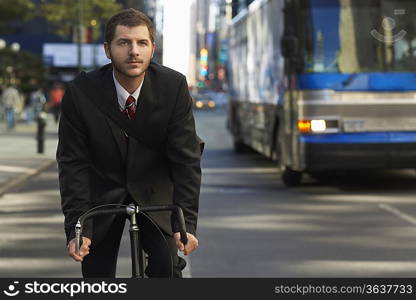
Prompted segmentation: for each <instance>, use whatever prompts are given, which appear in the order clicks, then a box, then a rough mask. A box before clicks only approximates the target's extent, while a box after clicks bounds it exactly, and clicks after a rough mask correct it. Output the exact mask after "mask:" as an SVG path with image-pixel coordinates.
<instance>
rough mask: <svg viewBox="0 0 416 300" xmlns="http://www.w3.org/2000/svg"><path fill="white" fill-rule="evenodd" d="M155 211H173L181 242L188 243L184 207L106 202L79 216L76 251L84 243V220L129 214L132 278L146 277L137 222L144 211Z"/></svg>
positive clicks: (76, 227)
mask: <svg viewBox="0 0 416 300" xmlns="http://www.w3.org/2000/svg"><path fill="white" fill-rule="evenodd" d="M108 206H114V207H115V208H106V209H100V210H99V208H101V207H108ZM154 211H171V212H172V213H173V214H174V216H175V217H176V220H177V222H178V225H179V230H180V231H179V232H180V239H181V242H182V243H183V244H184V245H186V243H187V242H188V238H187V235H186V229H185V221H184V217H183V212H182V209H181V208H180V207H179V206H177V205H160V206H146V207H140V206H138V205H136V204H134V203H130V204H129V205H124V204H105V205H100V206H97V207H93V208H92V209H90V210H89V211H87V212H86V213H84V214H83V215H81V216H80V217H79V218H78V222H77V224H76V225H75V239H76V253H79V250H80V248H81V245H82V226H83V224H84V222H85V221H86V220H87V219H89V218H92V217H94V216H96V215H105V214H109V215H128V216H129V217H130V228H129V232H130V245H131V263H132V278H144V256H143V247H142V243H141V241H140V228H139V225H138V224H137V215H138V214H139V213H144V212H154Z"/></svg>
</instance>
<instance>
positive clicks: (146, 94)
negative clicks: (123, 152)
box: [127, 70, 157, 176]
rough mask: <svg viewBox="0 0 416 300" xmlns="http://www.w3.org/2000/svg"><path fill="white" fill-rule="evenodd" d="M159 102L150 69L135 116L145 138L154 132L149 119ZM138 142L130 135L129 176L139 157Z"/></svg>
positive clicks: (148, 137) (138, 128)
mask: <svg viewBox="0 0 416 300" xmlns="http://www.w3.org/2000/svg"><path fill="white" fill-rule="evenodd" d="M156 102H157V99H156V97H154V94H153V90H152V78H151V73H150V72H149V70H147V71H146V74H145V76H144V80H143V85H142V88H141V90H140V95H139V98H138V99H137V108H136V114H135V117H134V121H132V122H134V127H135V129H136V130H137V131H138V132H139V134H140V135H141V136H142V137H143V138H144V139H152V138H153V137H152V135H151V134H152V132H151V130H150V129H149V128H148V126H147V120H148V118H149V116H151V114H152V111H153V109H154V107H155V104H156ZM137 147H138V142H137V140H136V139H135V138H134V137H129V143H128V152H127V164H128V165H127V176H129V174H131V172H134V171H135V170H134V169H133V168H132V167H133V166H134V163H133V160H135V159H137V155H138V154H137Z"/></svg>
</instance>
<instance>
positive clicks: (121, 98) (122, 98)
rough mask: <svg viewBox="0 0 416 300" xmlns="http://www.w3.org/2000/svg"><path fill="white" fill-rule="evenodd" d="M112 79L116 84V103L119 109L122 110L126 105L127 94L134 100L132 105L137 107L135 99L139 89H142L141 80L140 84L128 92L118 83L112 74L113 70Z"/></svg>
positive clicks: (137, 96)
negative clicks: (131, 91)
mask: <svg viewBox="0 0 416 300" xmlns="http://www.w3.org/2000/svg"><path fill="white" fill-rule="evenodd" d="M113 79H114V84H115V86H116V91H117V99H118V105H119V108H120V110H121V111H123V110H124V108H125V107H126V101H127V98H128V97H129V96H133V98H134V100H135V103H134V107H137V99H139V96H140V90H141V89H142V85H143V81H142V83H141V84H140V86H139V87H138V88H137V89H136V90H135V91H134V92H133V93H131V94H130V93H129V92H127V91H126V89H125V88H124V87H123V86H122V85H121V84H120V82H118V80H117V79H116V76H115V75H114V71H113Z"/></svg>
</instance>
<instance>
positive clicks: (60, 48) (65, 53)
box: [43, 43, 110, 68]
mask: <svg viewBox="0 0 416 300" xmlns="http://www.w3.org/2000/svg"><path fill="white" fill-rule="evenodd" d="M43 57H44V61H46V62H48V64H50V66H52V67H63V68H65V67H67V68H75V67H77V66H78V45H77V44H73V43H59V44H58V43H47V44H44V45H43ZM109 62H110V60H109V59H108V58H107V57H106V56H105V52H104V47H103V45H102V44H99V45H92V44H84V45H82V65H83V66H84V67H93V66H94V65H95V66H102V65H105V64H108V63H109Z"/></svg>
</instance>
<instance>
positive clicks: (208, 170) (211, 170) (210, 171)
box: [202, 168, 279, 174]
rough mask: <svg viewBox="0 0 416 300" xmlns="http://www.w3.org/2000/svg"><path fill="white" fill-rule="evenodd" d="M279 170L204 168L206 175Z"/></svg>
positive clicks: (275, 171)
mask: <svg viewBox="0 0 416 300" xmlns="http://www.w3.org/2000/svg"><path fill="white" fill-rule="evenodd" d="M278 171H279V169H278V168H203V169H202V173H205V174H235V173H277V172H278Z"/></svg>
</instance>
